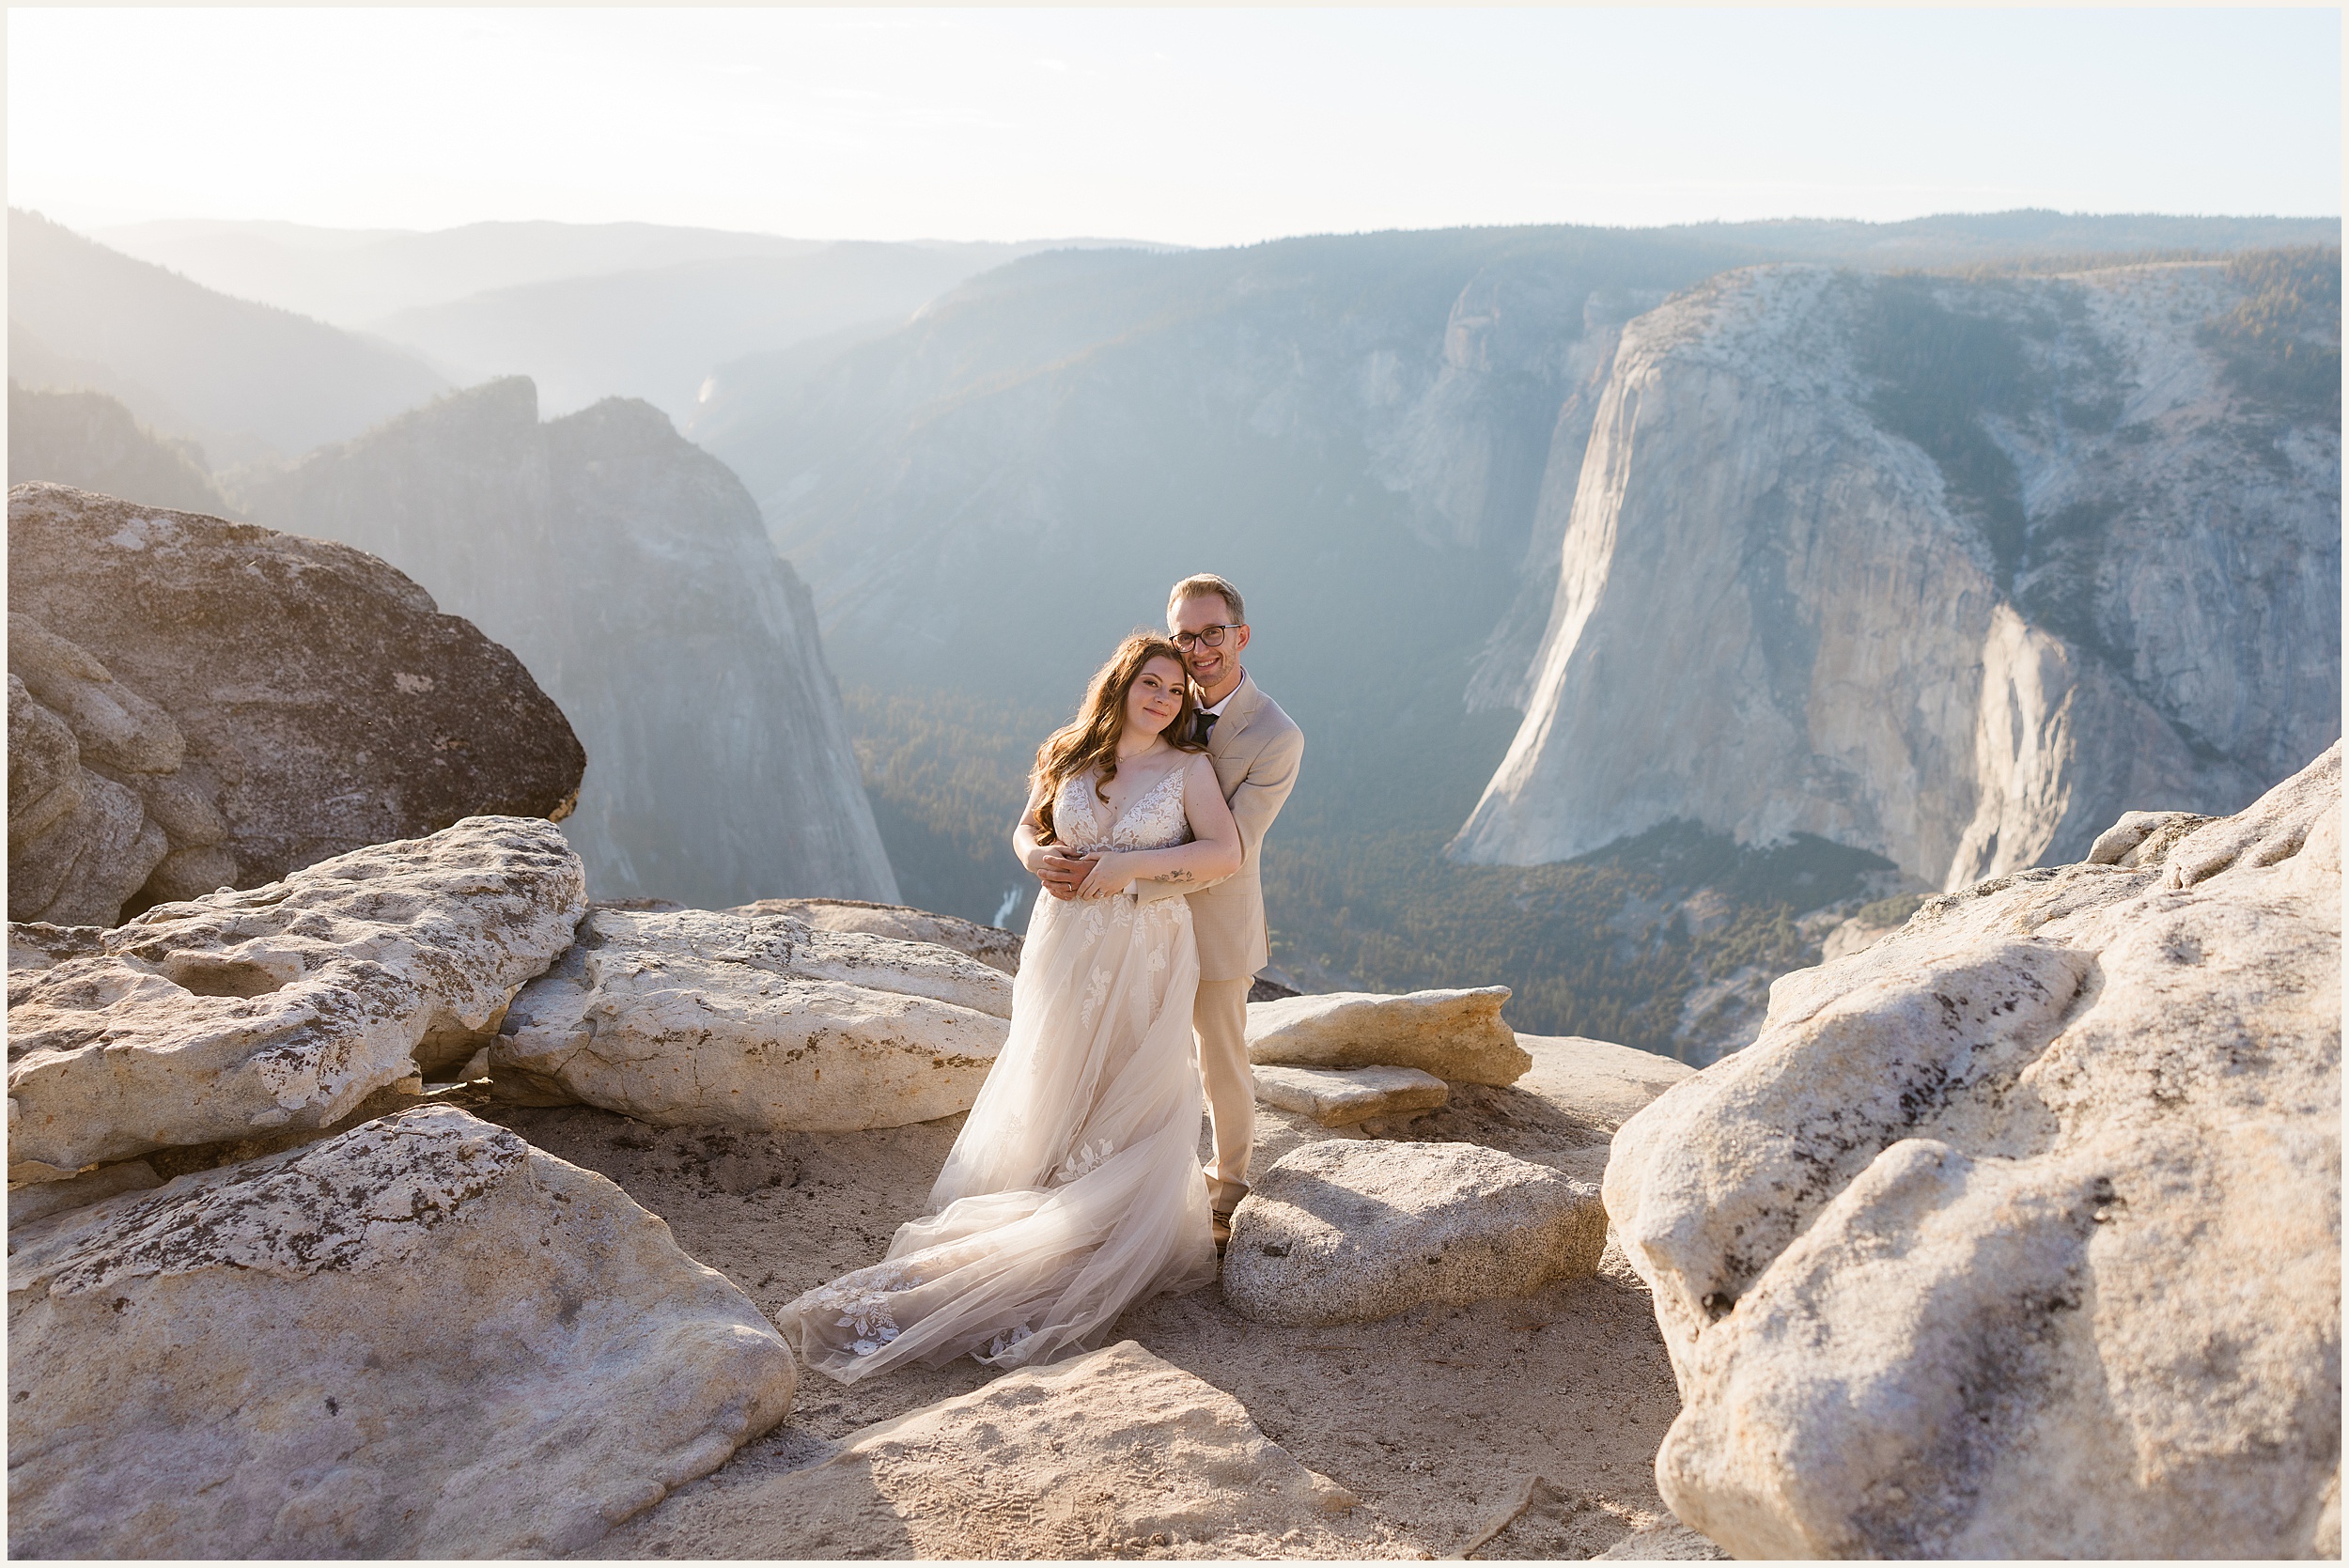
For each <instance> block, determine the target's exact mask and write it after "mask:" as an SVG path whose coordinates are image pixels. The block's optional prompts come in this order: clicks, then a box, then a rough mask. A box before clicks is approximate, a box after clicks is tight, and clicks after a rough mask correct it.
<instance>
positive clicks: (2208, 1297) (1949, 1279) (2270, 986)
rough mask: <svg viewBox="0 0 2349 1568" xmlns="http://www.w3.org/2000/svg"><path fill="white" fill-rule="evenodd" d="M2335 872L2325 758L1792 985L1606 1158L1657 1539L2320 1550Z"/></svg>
mask: <svg viewBox="0 0 2349 1568" xmlns="http://www.w3.org/2000/svg"><path fill="white" fill-rule="evenodd" d="M2340 843H2341V841H2340V749H2339V747H2338V745H2336V746H2335V747H2334V748H2333V749H2332V750H2330V751H2328V752H2327V753H2326V754H2325V755H2324V756H2323V757H2321V758H2319V759H2318V761H2317V762H2316V763H2314V764H2311V765H2310V767H2309V768H2306V769H2304V770H2303V771H2302V772H2301V773H2299V774H2298V775H2295V777H2294V778H2292V779H2290V780H2287V781H2286V782H2285V783H2284V784H2280V785H2279V786H2278V787H2277V788H2275V789H2274V790H2271V791H2270V792H2269V793H2268V794H2267V795H2266V796H2264V797H2263V798H2262V799H2261V800H2259V801H2258V802H2256V803H2255V804H2254V805H2253V806H2252V807H2251V808H2250V809H2248V811H2246V812H2244V813H2242V814H2241V815H2238V816H2234V817H2229V818H2225V819H2222V820H2219V821H2214V822H2210V823H2207V824H2205V825H2203V826H2201V827H2200V828H2198V829H2196V830H2194V831H2192V832H2190V833H2188V834H2187V835H2186V836H2185V837H2183V838H2181V839H2179V840H2178V841H2176V842H2175V844H2174V845H2173V846H2171V847H2170V850H2169V851H2168V853H2167V855H2166V856H2165V857H2163V858H2162V859H2160V860H2159V862H2157V863H2151V864H2139V865H2138V866H2135V867H2129V866H2123V865H2120V864H2098V863H2080V864H2075V865H2069V866H2064V867H2061V868H2057V869H2048V870H2035V871H2023V872H2017V873H2014V874H2012V875H2010V876H2006V877H1998V878H1995V879H1993V880H1990V881H1986V882H1983V883H1982V884H1980V885H1978V886H1976V887H1974V888H1972V889H1969V890H1968V891H1967V892H1965V893H1956V894H1952V895H1949V896H1946V897H1942V898H1938V899H1936V900H1934V901H1933V902H1931V903H1929V904H1927V905H1926V906H1925V907H1924V908H1922V909H1921V910H1920V911H1919V912H1918V913H1917V915H1916V916H1915V917H1914V918H1912V919H1911V921H1910V922H1909V924H1907V926H1906V927H1905V928H1904V929H1903V930H1902V931H1901V932H1900V933H1899V934H1898V935H1896V936H1894V937H1891V938H1890V939H1886V940H1885V941H1883V942H1881V943H1879V944H1878V945H1876V946H1875V947H1873V948H1871V949H1869V950H1868V951H1867V952H1865V953H1862V954H1859V955H1855V956H1853V957H1850V958H1846V959H1844V960H1843V961H1841V962H1840V963H1835V964H1828V965H1824V966H1822V967H1820V968H1818V969H1812V970H1798V971H1797V972H1796V973H1794V974H1791V975H1788V976H1786V977H1784V978H1783V979H1781V980H1780V981H1779V983H1778V985H1777V986H1776V987H1774V989H1773V992H1772V996H1771V1005H1770V1016H1769V1020H1768V1022H1767V1024H1766V1026H1765V1028H1764V1030H1763V1032H1762V1035H1761V1038H1760V1039H1759V1040H1757V1041H1756V1042H1755V1043H1754V1044H1753V1045H1752V1046H1750V1047H1749V1048H1747V1049H1746V1050H1744V1051H1742V1052H1739V1053H1738V1054H1737V1055H1735V1056H1733V1057H1731V1058H1728V1059H1727V1060H1725V1061H1723V1062H1721V1063H1718V1064H1717V1065H1715V1066H1713V1067H1712V1068H1709V1069H1708V1070H1707V1071H1706V1072H1704V1073H1703V1075H1701V1076H1700V1077H1698V1078H1695V1079H1690V1080H1688V1081H1687V1082H1685V1083H1682V1084H1680V1085H1678V1086H1677V1087H1675V1088H1673V1089H1672V1090H1671V1091H1669V1092H1668V1093H1666V1094H1664V1095H1663V1097H1662V1098H1660V1099H1658V1100H1657V1102H1656V1103H1655V1104H1654V1105H1653V1106H1651V1107H1650V1108H1649V1109H1648V1110H1645V1111H1642V1112H1641V1114H1640V1115H1638V1116H1636V1117H1634V1118H1633V1119H1632V1120H1631V1121H1630V1122H1629V1123H1628V1124H1626V1126H1624V1128H1623V1129H1622V1130H1621V1131H1620V1132H1619V1133H1618V1134H1617V1135H1616V1138H1615V1145H1614V1157H1613V1158H1612V1160H1611V1161H1610V1163H1609V1165H1608V1168H1607V1175H1606V1195H1607V1204H1608V1209H1609V1212H1610V1214H1611V1215H1612V1217H1613V1219H1614V1223H1615V1226H1616V1229H1617V1232H1618V1234H1620V1236H1621V1237H1622V1240H1623V1243H1624V1247H1625V1250H1626V1253H1627V1254H1628V1256H1629V1257H1630V1260H1631V1262H1632V1264H1633V1265H1634V1266H1635V1267H1637V1268H1638V1270H1639V1271H1640V1273H1641V1276H1642V1277H1643V1278H1645V1279H1646V1280H1647V1281H1649V1283H1650V1284H1651V1286H1652V1287H1653V1289H1654V1292H1655V1297H1656V1311H1657V1321H1658V1323H1659V1324H1660V1325H1661V1327H1662V1328H1663V1330H1664V1337H1665V1343H1666V1344H1667V1346H1668V1347H1669V1349H1670V1350H1671V1353H1672V1359H1673V1364H1674V1368H1675V1370H1676V1372H1677V1374H1678V1375H1679V1380H1680V1385H1681V1389H1682V1392H1683V1396H1684V1399H1685V1407H1684V1408H1683V1410H1682V1413H1681V1415H1680V1417H1679V1419H1678V1420H1677V1421H1675V1422H1674V1423H1673V1426H1672V1433H1671V1435H1670V1436H1669V1437H1668V1438H1667V1439H1666V1441H1665V1444H1664V1446H1663V1449H1662V1452H1660V1454H1659V1455H1658V1458H1657V1478H1658V1481H1659V1483H1660V1484H1661V1486H1662V1489H1663V1494H1664V1497H1665V1499H1666V1501H1667V1502H1669V1503H1670V1504H1671V1505H1672V1510H1673V1512H1674V1513H1675V1514H1678V1515H1679V1516H1680V1517H1681V1518H1682V1519H1684V1520H1686V1521H1687V1522H1688V1524H1690V1525H1691V1526H1694V1527H1695V1528H1696V1529H1700V1530H1702V1531H1703V1533H1704V1534H1706V1535H1707V1536H1709V1537H1711V1538H1712V1539H1714V1540H1715V1541H1718V1542H1719V1543H1720V1544H1721V1545H1723V1546H1725V1547H1727V1548H1728V1549H1729V1550H1731V1551H1732V1552H1734V1553H1735V1554H1736V1555H1738V1556H1741V1557H1758V1556H1781V1557H1784V1556H1796V1557H1842V1556H1879V1557H2145V1558H2154V1557H2163V1558H2166V1557H2198V1556H2223V1557H2291V1556H2306V1555H2310V1554H2311V1553H2314V1554H2317V1555H2323V1554H2324V1553H2325V1552H2326V1551H2328V1550H2329V1551H2338V1549H2339V1546H2338V1529H2339V1526H2338V1502H2337V1496H2338V1494H2337V1488H2338V1484H2339V1483H2338V1477H2339V1467H2340V1460H2341V1377H2340V1367H2341V1339H2340V1334H2341V848H2340ZM2328 1499H2331V1500H2328ZM2327 1508H2331V1509H2332V1510H2333V1513H2332V1514H2327V1513H2326V1510H2327ZM2328 1518H2329V1519H2330V1520H2331V1521H2332V1522H2331V1523H2329V1524H2328V1523H2326V1520H2327V1519H2328Z"/></svg>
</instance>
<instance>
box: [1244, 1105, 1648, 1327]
mask: <svg viewBox="0 0 2349 1568" xmlns="http://www.w3.org/2000/svg"><path fill="white" fill-rule="evenodd" d="M1606 1246H1607V1216H1606V1214H1605V1212H1604V1211H1603V1210H1602V1209H1601V1208H1600V1206H1599V1198H1598V1193H1597V1190H1596V1189H1595V1188H1593V1187H1591V1186H1590V1184H1588V1183H1586V1182H1577V1181H1572V1180H1569V1179H1568V1178H1567V1177H1565V1176H1563V1175H1562V1174H1560V1173H1559V1172H1556V1171H1553V1170H1551V1169H1550V1168H1549V1167H1548V1166H1545V1165H1534V1164H1531V1163H1529V1162H1527V1161H1525V1160H1522V1159H1518V1158H1517V1157H1514V1156H1510V1155H1504V1154H1502V1153H1501V1151H1499V1150H1498V1149H1487V1148H1484V1147H1482V1146H1480V1145H1478V1144H1474V1143H1390V1142H1384V1141H1371V1140H1359V1141H1358V1140H1350V1139H1328V1140H1324V1141H1320V1142H1316V1143H1308V1144H1306V1145H1304V1146H1303V1147H1302V1148H1299V1149H1296V1150H1293V1151H1292V1152H1290V1153H1288V1154H1286V1155H1283V1157H1281V1158H1280V1159H1279V1160H1277V1161H1275V1162H1274V1164H1273V1165H1272V1166H1271V1168H1270V1169H1268V1170H1267V1171H1266V1172H1264V1173H1263V1174H1262V1175H1261V1176H1259V1177H1257V1178H1256V1186H1255V1190H1254V1191H1253V1192H1252V1193H1250V1194H1249V1196H1247V1197H1246V1198H1243V1199H1242V1200H1240V1205H1239V1207H1238V1209H1237V1211H1235V1213H1234V1214H1233V1216H1232V1240H1231V1246H1230V1247H1229V1249H1228V1250H1226V1251H1225V1253H1224V1256H1223V1296H1224V1299H1225V1300H1227V1301H1229V1302H1231V1304H1232V1305H1233V1306H1234V1307H1236V1308H1237V1309H1238V1310H1239V1311H1240V1312H1242V1313H1244V1314H1245V1315H1247V1316H1249V1317H1252V1318H1254V1319H1256V1320H1257V1321H1258V1322H1260V1323H1279V1324H1288V1325H1300V1326H1313V1325H1322V1324H1332V1323H1361V1322H1367V1321H1369V1320H1371V1319H1373V1318H1381V1317H1392V1316H1393V1315H1394V1314H1395V1313H1396V1312H1405V1311H1408V1309H1410V1308H1412V1307H1415V1306H1418V1305H1419V1304H1420V1303H1421V1302H1423V1301H1482V1300H1485V1299H1486V1298H1488V1297H1492V1296H1526V1295H1530V1294H1532V1292H1534V1291H1537V1290H1539V1289H1541V1288H1542V1287H1543V1286H1544V1285H1547V1284H1548V1283H1550V1282H1551V1281H1555V1280H1563V1279H1566V1278H1569V1277H1571V1276H1574V1275H1579V1274H1589V1273H1592V1272H1593V1271H1595V1269H1596V1268H1597V1267H1598V1259H1599V1254H1600V1252H1601V1251H1603V1250H1605V1248H1606Z"/></svg>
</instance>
